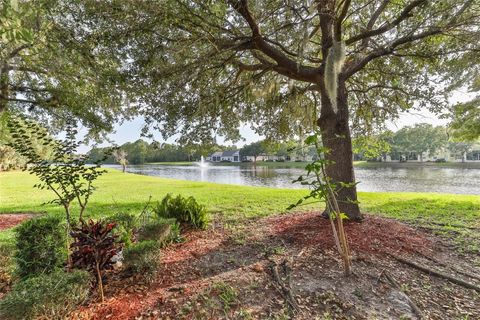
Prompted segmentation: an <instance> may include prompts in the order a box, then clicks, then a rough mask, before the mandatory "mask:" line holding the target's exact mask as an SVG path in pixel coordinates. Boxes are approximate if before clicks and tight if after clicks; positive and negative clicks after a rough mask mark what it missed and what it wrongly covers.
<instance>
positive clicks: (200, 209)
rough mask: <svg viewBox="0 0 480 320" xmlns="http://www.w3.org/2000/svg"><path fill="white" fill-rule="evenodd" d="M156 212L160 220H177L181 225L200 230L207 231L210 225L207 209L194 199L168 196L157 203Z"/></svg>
mask: <svg viewBox="0 0 480 320" xmlns="http://www.w3.org/2000/svg"><path fill="white" fill-rule="evenodd" d="M154 212H155V213H156V214H157V215H158V216H159V217H160V218H175V219H176V220H177V221H178V222H180V223H187V224H190V225H192V226H194V227H195V228H199V229H205V228H206V227H207V224H208V214H207V209H206V208H205V206H203V205H200V204H198V203H197V201H196V200H195V198H194V197H189V198H184V197H182V196H181V195H178V196H177V197H175V198H174V197H172V195H171V194H167V195H166V196H165V198H163V200H162V201H161V202H159V203H157V206H156V208H154Z"/></svg>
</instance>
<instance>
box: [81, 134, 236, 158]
mask: <svg viewBox="0 0 480 320" xmlns="http://www.w3.org/2000/svg"><path fill="white" fill-rule="evenodd" d="M109 148H110V147H105V148H93V149H91V150H90V151H89V153H88V154H89V158H90V161H92V162H94V161H96V160H98V159H101V158H103V157H104V155H105V153H106V152H107V150H108V149H109ZM231 149H235V146H221V145H216V144H212V145H186V146H180V145H177V144H170V143H160V142H158V141H154V142H151V143H148V142H147V141H145V140H142V139H138V140H137V141H135V142H127V143H124V144H122V145H121V146H119V150H121V151H123V152H124V153H125V155H123V156H122V157H118V154H117V153H114V154H112V155H111V156H109V157H108V158H107V160H106V162H105V163H108V164H113V163H120V162H119V159H120V158H121V159H122V161H123V159H124V160H126V161H127V163H128V164H144V163H151V162H179V161H198V160H199V159H200V157H201V156H202V155H203V156H206V155H208V154H210V153H212V152H215V151H225V150H231ZM115 154H117V159H115ZM120 164H121V163H120Z"/></svg>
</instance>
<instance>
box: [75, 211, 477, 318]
mask: <svg viewBox="0 0 480 320" xmlns="http://www.w3.org/2000/svg"><path fill="white" fill-rule="evenodd" d="M346 230H347V234H348V237H349V240H350V243H351V247H352V251H353V252H354V254H355V260H354V262H353V268H354V269H353V270H354V272H353V274H352V275H351V276H350V277H347V278H345V276H344V275H343V271H342V268H341V263H340V259H339V257H338V255H337V253H336V252H335V248H334V243H333V241H332V239H331V230H330V225H329V223H328V221H325V220H323V219H322V218H320V217H319V215H318V213H314V212H311V213H304V214H295V215H281V216H274V217H269V218H264V219H260V220H255V221H251V222H250V223H246V224H244V225H242V226H240V227H238V228H236V229H232V228H229V229H222V228H215V229H214V230H208V231H204V232H198V231H195V232H193V231H190V232H187V233H186V235H185V238H186V241H185V243H182V244H177V245H174V246H172V247H170V248H168V249H166V250H164V251H163V254H162V269H161V272H160V276H159V278H158V280H157V281H156V282H155V283H153V284H151V285H145V284H142V283H141V282H140V281H139V280H138V279H135V278H134V279H132V278H130V279H122V278H121V277H120V276H119V275H118V274H112V275H110V277H109V280H108V282H107V285H106V291H107V300H106V302H105V303H103V304H99V303H96V302H94V301H93V300H92V302H90V303H89V304H88V305H86V306H84V307H82V308H81V309H80V310H79V311H78V312H77V313H76V314H75V315H72V318H73V319H108V318H110V319H267V318H268V319H285V318H295V319H315V318H318V319H400V318H404V319H415V318H416V317H417V315H416V313H415V311H414V309H413V308H412V306H411V304H410V303H409V299H410V300H411V301H412V302H414V304H416V305H417V306H418V308H419V309H420V310H421V312H422V313H423V316H424V318H426V319H446V318H448V319H456V318H468V319H479V318H478V315H479V314H480V295H479V294H478V293H477V292H475V291H474V290H471V289H466V288H464V287H462V286H458V285H456V284H452V283H450V282H448V281H447V280H444V279H440V278H437V277H434V276H431V275H428V274H425V273H423V272H421V271H419V270H416V269H412V268H411V267H409V266H407V265H404V264H402V263H400V262H398V261H396V260H395V259H393V258H391V256H390V255H391V254H394V255H397V256H402V257H404V258H406V259H411V260H414V261H416V262H417V263H422V264H423V265H428V266H430V267H431V268H436V269H438V270H441V271H442V272H444V273H449V274H452V275H456V276H458V277H462V278H463V279H464V280H468V281H470V282H472V283H476V284H477V285H480V280H478V279H472V278H468V276H465V274H466V275H468V274H473V275H475V274H480V268H479V266H478V265H477V264H476V263H475V259H478V256H461V255H459V254H457V253H456V252H455V250H453V249H452V247H451V246H450V245H449V244H448V243H445V242H444V241H443V240H442V239H440V238H437V237H436V236H434V235H432V234H429V233H427V232H423V231H419V230H416V229H415V228H412V227H410V226H407V225H404V224H402V223H399V222H397V221H395V220H391V219H384V218H379V217H373V216H368V215H367V217H366V221H365V222H364V223H361V224H358V223H348V224H347V225H346ZM477 263H478V261H477ZM280 265H283V266H284V267H285V266H286V267H285V268H284V271H285V270H286V271H285V272H286V273H285V274H283V275H281V277H280V279H281V280H280V281H282V282H285V283H287V284H288V286H287V287H288V291H289V292H290V293H291V296H292V297H293V299H294V300H295V302H296V304H297V307H296V308H297V309H296V310H292V309H291V307H290V303H289V301H288V299H287V298H286V295H285V292H284V291H283V289H282V287H281V286H279V284H278V281H276V280H275V277H274V273H273V271H272V270H274V269H273V268H275V267H276V266H280ZM451 266H455V269H454V268H452V267H451ZM458 270H461V271H463V272H464V274H459V273H458V272H457V271H458ZM389 277H390V278H392V279H393V280H394V281H395V282H396V283H397V284H398V286H395V285H393V284H392V282H391V281H390V280H389V279H388V278H389ZM277 280H278V279H277Z"/></svg>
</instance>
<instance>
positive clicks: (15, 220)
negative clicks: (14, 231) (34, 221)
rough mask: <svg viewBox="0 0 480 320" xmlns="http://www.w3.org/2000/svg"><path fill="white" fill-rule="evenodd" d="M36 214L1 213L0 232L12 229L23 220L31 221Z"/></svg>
mask: <svg viewBox="0 0 480 320" xmlns="http://www.w3.org/2000/svg"><path fill="white" fill-rule="evenodd" d="M35 215H36V213H1V214H0V231H2V230H5V229H9V228H13V227H15V226H16V225H17V224H20V223H22V222H23V221H25V220H28V219H31V218H33V217H34V216H35Z"/></svg>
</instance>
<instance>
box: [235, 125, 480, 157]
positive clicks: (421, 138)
mask: <svg viewBox="0 0 480 320" xmlns="http://www.w3.org/2000/svg"><path fill="white" fill-rule="evenodd" d="M457 133H458V131H456V130H455V129H453V128H446V127H444V126H433V125H431V124H427V123H419V124H415V125H414V126H406V127H403V128H401V129H400V130H398V131H396V132H393V131H390V130H386V131H384V132H382V133H379V134H377V135H373V136H357V137H354V139H353V151H354V157H355V159H356V160H385V159H386V158H387V156H389V157H390V159H391V160H398V161H408V160H419V161H424V160H425V159H424V156H425V155H427V156H435V155H437V158H438V159H439V160H440V159H441V158H442V156H441V154H439V153H441V152H444V151H449V153H450V154H451V155H452V156H454V157H455V158H457V159H462V160H466V159H467V155H468V153H469V152H471V151H472V150H473V149H474V148H475V146H476V145H478V143H479V141H478V138H476V137H474V138H472V139H466V138H465V133H464V132H462V134H461V135H459V134H457ZM479 149H480V146H479ZM240 154H241V155H242V156H251V157H255V158H257V157H258V156H260V155H269V156H276V157H280V158H286V157H290V158H295V159H305V157H308V156H314V155H315V154H316V153H315V150H313V149H312V147H308V148H305V147H303V146H302V144H301V142H298V141H287V142H270V141H266V140H264V141H258V142H254V143H251V144H248V145H245V146H244V147H243V148H242V149H241V150H240Z"/></svg>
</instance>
